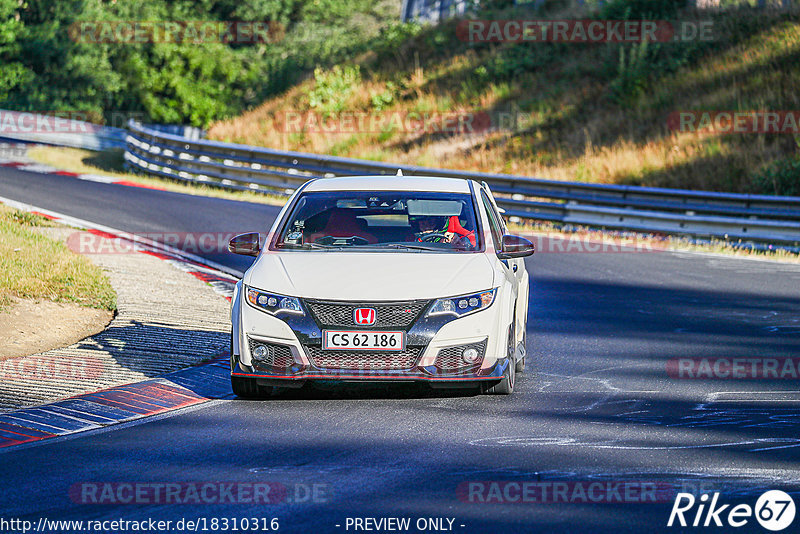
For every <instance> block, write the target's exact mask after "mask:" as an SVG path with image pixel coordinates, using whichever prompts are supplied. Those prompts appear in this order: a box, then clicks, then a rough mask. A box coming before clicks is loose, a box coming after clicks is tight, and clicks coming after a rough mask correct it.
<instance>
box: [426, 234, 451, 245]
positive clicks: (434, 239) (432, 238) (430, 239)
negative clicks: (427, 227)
mask: <svg viewBox="0 0 800 534" xmlns="http://www.w3.org/2000/svg"><path fill="white" fill-rule="evenodd" d="M449 239H450V235H449V234H448V233H447V232H429V233H427V234H425V237H423V238H422V239H421V241H422V242H423V243H438V242H439V241H440V240H444V242H445V243H449Z"/></svg>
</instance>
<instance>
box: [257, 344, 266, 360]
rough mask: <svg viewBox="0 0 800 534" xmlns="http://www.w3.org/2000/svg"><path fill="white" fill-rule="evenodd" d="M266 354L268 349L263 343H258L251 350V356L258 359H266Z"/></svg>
mask: <svg viewBox="0 0 800 534" xmlns="http://www.w3.org/2000/svg"><path fill="white" fill-rule="evenodd" d="M267 354H269V350H267V347H265V346H264V345H259V346H257V347H256V348H255V349H254V350H253V357H254V358H257V359H259V360H264V359H266V358H267Z"/></svg>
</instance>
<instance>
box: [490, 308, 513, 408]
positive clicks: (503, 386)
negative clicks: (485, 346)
mask: <svg viewBox="0 0 800 534" xmlns="http://www.w3.org/2000/svg"><path fill="white" fill-rule="evenodd" d="M515 351H516V347H515V346H514V323H512V324H511V326H510V327H509V328H508V348H507V352H508V354H507V356H506V357H507V358H508V366H507V367H506V370H505V372H504V373H503V378H502V379H501V380H500V382H498V383H497V384H495V385H494V386H492V387H490V388H489V389H488V390H487V391H486V393H488V394H489V395H511V394H512V393H514V385H515V384H516V381H517V366H516V364H515V363H514V353H515Z"/></svg>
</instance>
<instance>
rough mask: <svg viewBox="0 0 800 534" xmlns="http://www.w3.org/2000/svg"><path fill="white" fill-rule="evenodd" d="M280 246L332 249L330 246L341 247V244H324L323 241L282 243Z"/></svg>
mask: <svg viewBox="0 0 800 534" xmlns="http://www.w3.org/2000/svg"><path fill="white" fill-rule="evenodd" d="M278 247H279V248H322V249H330V248H341V245H323V244H322V243H303V244H302V245H301V244H297V243H280V244H279V245H278Z"/></svg>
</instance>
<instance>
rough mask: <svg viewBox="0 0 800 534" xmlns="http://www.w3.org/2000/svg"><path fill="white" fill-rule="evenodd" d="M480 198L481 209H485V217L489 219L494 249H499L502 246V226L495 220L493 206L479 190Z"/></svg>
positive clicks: (495, 215)
mask: <svg viewBox="0 0 800 534" xmlns="http://www.w3.org/2000/svg"><path fill="white" fill-rule="evenodd" d="M481 200H482V201H483V209H484V210H486V217H487V218H488V219H489V230H490V231H491V232H492V240H493V241H494V249H495V250H496V251H497V250H500V249H501V248H502V246H503V228H502V227H501V226H500V221H498V220H497V214H495V211H494V206H492V203H491V201H490V200H489V197H487V196H486V193H484V192H483V191H481Z"/></svg>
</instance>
